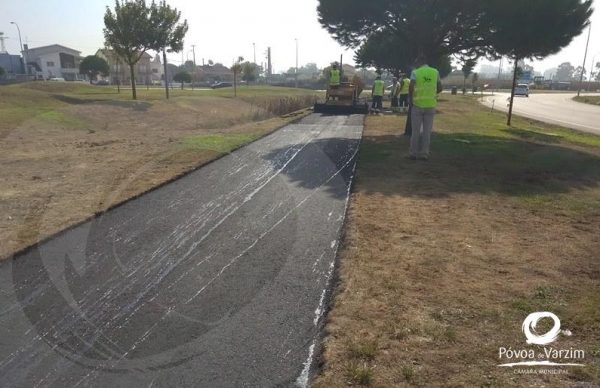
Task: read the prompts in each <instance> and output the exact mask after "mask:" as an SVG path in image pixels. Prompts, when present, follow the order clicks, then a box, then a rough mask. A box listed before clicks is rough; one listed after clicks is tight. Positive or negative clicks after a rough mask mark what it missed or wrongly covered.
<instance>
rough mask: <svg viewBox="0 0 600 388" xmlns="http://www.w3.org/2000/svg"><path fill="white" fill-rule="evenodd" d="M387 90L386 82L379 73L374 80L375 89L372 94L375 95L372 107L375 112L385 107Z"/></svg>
mask: <svg viewBox="0 0 600 388" xmlns="http://www.w3.org/2000/svg"><path fill="white" fill-rule="evenodd" d="M384 91H385V83H384V82H383V81H382V80H381V76H380V75H378V76H377V78H376V79H375V82H373V90H372V91H371V95H372V97H373V104H372V105H371V109H372V110H374V111H375V112H379V111H381V110H382V109H383V92H384Z"/></svg>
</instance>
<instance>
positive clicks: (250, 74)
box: [242, 62, 260, 82]
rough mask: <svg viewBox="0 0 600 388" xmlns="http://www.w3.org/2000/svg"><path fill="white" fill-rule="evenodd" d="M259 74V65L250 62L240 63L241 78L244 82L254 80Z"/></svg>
mask: <svg viewBox="0 0 600 388" xmlns="http://www.w3.org/2000/svg"><path fill="white" fill-rule="evenodd" d="M259 76H260V66H258V65H257V64H256V63H252V62H244V63H243V64H242V79H243V80H244V81H246V82H254V81H256V80H257V79H258V77H259Z"/></svg>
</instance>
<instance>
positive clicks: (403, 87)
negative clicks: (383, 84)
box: [398, 74, 410, 111]
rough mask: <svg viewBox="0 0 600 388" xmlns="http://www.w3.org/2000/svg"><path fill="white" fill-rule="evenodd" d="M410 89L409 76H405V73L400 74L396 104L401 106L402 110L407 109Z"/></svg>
mask: <svg viewBox="0 0 600 388" xmlns="http://www.w3.org/2000/svg"><path fill="white" fill-rule="evenodd" d="M409 89H410V78H408V77H407V76H406V74H401V75H400V84H399V90H398V94H399V98H398V106H399V107H401V108H402V109H403V110H404V111H406V110H407V109H408V92H409Z"/></svg>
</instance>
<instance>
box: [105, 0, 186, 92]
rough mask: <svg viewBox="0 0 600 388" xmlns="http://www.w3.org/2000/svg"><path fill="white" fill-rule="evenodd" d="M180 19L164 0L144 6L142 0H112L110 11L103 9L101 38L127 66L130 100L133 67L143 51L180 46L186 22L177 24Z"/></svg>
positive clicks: (133, 89)
mask: <svg viewBox="0 0 600 388" xmlns="http://www.w3.org/2000/svg"><path fill="white" fill-rule="evenodd" d="M180 18H181V14H180V12H178V11H177V10H176V9H174V8H171V7H170V6H169V5H167V4H166V2H165V1H161V2H160V3H159V4H158V5H157V4H156V3H155V2H154V1H152V3H151V4H150V6H148V5H147V4H146V1H145V0H122V1H120V0H115V9H114V12H113V11H112V10H111V9H110V8H109V7H107V8H106V13H105V15H104V26H105V28H104V40H105V43H106V46H107V47H109V48H111V49H112V50H113V51H114V52H115V53H116V54H117V55H118V56H119V57H120V58H122V59H123V61H124V62H125V63H127V64H128V65H129V69H130V73H131V88H132V94H133V99H136V98H137V94H136V89H135V71H134V66H135V64H136V63H138V61H139V60H140V59H141V58H142V56H143V55H144V53H146V52H147V51H148V50H155V51H160V50H166V49H167V48H168V49H169V50H171V51H175V52H178V51H181V50H182V49H183V38H184V36H185V34H186V33H187V30H188V25H187V21H184V22H183V23H181V24H179V19H180Z"/></svg>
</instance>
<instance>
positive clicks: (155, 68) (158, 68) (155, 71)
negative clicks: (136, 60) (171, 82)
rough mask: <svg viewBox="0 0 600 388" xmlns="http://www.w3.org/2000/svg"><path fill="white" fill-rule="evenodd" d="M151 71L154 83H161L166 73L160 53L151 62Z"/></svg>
mask: <svg viewBox="0 0 600 388" xmlns="http://www.w3.org/2000/svg"><path fill="white" fill-rule="evenodd" d="M150 71H151V72H152V73H151V75H150V77H151V79H152V83H153V84H160V82H161V81H162V79H163V76H164V74H165V71H164V67H163V64H162V61H161V60H160V54H156V56H155V57H154V59H153V60H152V62H150Z"/></svg>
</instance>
